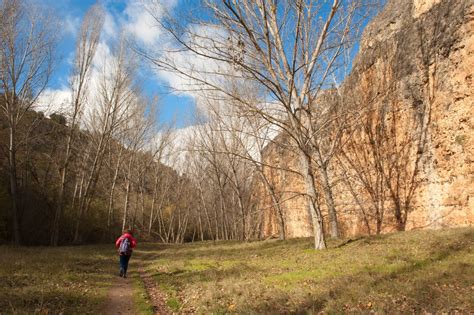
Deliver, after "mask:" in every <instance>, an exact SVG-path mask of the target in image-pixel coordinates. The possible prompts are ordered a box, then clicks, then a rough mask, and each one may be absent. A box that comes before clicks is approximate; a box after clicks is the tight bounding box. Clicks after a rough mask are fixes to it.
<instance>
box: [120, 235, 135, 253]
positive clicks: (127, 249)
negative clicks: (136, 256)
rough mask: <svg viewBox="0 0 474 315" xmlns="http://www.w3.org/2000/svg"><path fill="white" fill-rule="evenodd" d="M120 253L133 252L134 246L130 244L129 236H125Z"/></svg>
mask: <svg viewBox="0 0 474 315" xmlns="http://www.w3.org/2000/svg"><path fill="white" fill-rule="evenodd" d="M119 254H120V255H125V256H129V255H131V254H132V247H131V246H130V240H129V239H128V237H124V239H123V240H122V242H120V247H119Z"/></svg>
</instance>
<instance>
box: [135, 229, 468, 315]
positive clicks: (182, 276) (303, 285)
mask: <svg viewBox="0 0 474 315" xmlns="http://www.w3.org/2000/svg"><path fill="white" fill-rule="evenodd" d="M473 240H474V229H473V228H462V229H448V230H439V231H413V232H405V233H396V234H388V235H383V236H377V237H367V238H361V239H358V240H356V241H353V242H350V243H348V244H346V245H343V246H340V247H338V245H341V244H342V243H343V242H341V241H339V242H330V248H329V249H328V250H325V251H314V250H312V249H311V241H310V240H309V239H296V240H288V241H277V240H272V241H266V242H253V243H237V242H218V243H213V242H209V243H195V244H186V245H181V246H164V245H158V244H146V245H143V246H141V247H140V249H139V250H138V251H137V253H138V256H137V257H139V259H141V260H142V261H143V263H144V266H145V269H146V271H148V272H151V273H153V274H154V278H155V279H156V283H157V285H158V286H160V287H161V288H162V289H163V290H164V291H165V292H167V295H168V305H169V306H170V307H171V308H172V309H174V310H175V311H178V312H197V313H209V312H212V313H229V312H237V313H317V312H320V311H324V312H370V311H375V312H380V313H393V312H396V313H399V312H402V313H405V312H409V313H412V312H416V313H419V312H425V311H427V312H433V311H438V312H439V311H456V310H457V311H459V312H469V311H474V303H473V298H472V297H473V296H474V253H473Z"/></svg>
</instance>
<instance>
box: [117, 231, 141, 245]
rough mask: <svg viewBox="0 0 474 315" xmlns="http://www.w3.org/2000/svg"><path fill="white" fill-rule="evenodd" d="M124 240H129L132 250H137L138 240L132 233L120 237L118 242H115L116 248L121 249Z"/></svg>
mask: <svg viewBox="0 0 474 315" xmlns="http://www.w3.org/2000/svg"><path fill="white" fill-rule="evenodd" d="M124 238H128V240H129V241H130V246H131V247H132V248H135V246H137V240H136V239H135V238H134V237H133V236H132V234H130V233H124V234H123V235H122V236H120V237H119V238H118V239H117V240H116V241H115V247H117V248H119V246H120V243H122V240H123V239H124Z"/></svg>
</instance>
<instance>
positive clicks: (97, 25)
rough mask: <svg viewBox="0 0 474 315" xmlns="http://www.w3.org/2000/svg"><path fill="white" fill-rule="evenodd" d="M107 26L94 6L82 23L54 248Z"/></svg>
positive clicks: (53, 229)
mask: <svg viewBox="0 0 474 315" xmlns="http://www.w3.org/2000/svg"><path fill="white" fill-rule="evenodd" d="M103 24H104V12H103V9H102V8H101V7H100V6H99V5H94V6H92V7H91V8H90V9H89V10H88V11H87V13H86V15H85V17H84V20H83V21H82V26H81V32H80V34H79V36H78V38H77V43H76V55H75V60H74V64H73V69H72V73H71V79H70V88H71V104H70V108H69V111H70V112H69V113H68V114H69V115H70V117H69V118H70V119H69V125H68V126H69V128H68V132H67V135H66V148H65V151H64V156H63V157H62V161H61V162H60V163H59V164H60V168H59V178H60V182H59V187H58V196H57V207H56V212H55V216H54V221H53V228H52V234H51V245H53V246H57V245H58V237H59V228H60V220H61V216H62V213H63V208H64V204H63V203H64V190H65V188H66V178H67V176H68V168H69V162H70V160H71V155H72V148H73V146H74V141H75V138H76V133H77V129H78V128H79V124H80V122H81V116H82V114H83V110H84V105H85V103H86V101H87V97H88V95H89V94H90V90H89V88H90V86H89V82H90V76H91V68H92V64H93V59H94V56H95V53H96V51H97V45H98V44H99V39H100V34H101V30H102V26H103Z"/></svg>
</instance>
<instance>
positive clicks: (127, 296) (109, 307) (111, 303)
mask: <svg viewBox="0 0 474 315" xmlns="http://www.w3.org/2000/svg"><path fill="white" fill-rule="evenodd" d="M135 313H136V312H135V308H134V304H133V286H132V282H131V280H130V279H129V278H126V279H124V278H119V277H117V279H116V280H115V282H114V284H113V285H112V287H111V288H110V290H109V293H108V295H107V300H106V302H105V307H104V314H110V315H112V314H114V315H115V314H135Z"/></svg>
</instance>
